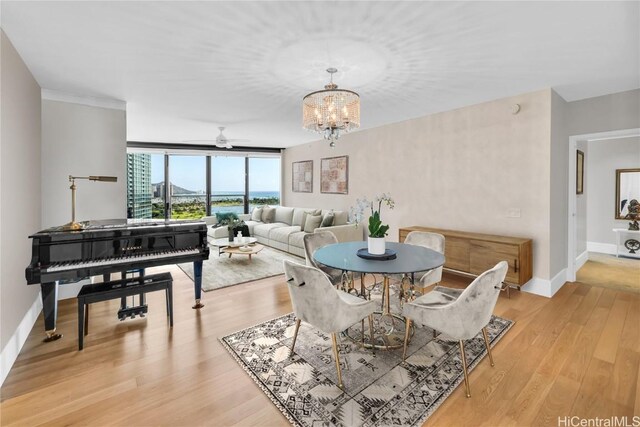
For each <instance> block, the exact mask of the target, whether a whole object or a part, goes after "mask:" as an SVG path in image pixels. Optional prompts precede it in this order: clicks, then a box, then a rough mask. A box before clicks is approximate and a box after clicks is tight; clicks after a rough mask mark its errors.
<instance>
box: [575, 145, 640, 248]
mask: <svg viewBox="0 0 640 427" xmlns="http://www.w3.org/2000/svg"><path fill="white" fill-rule="evenodd" d="M627 168H640V138H620V139H612V140H606V141H590V142H589V156H588V157H587V162H586V167H585V169H586V170H585V173H586V175H587V176H588V182H587V184H588V186H586V187H585V189H586V191H587V192H588V194H589V197H588V199H587V241H588V242H590V243H591V242H593V243H604V244H610V245H615V243H616V238H615V234H614V233H613V231H611V230H612V229H613V228H627V224H628V223H629V221H626V220H616V219H615V218H614V206H615V187H616V169H627Z"/></svg>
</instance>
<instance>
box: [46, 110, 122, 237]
mask: <svg viewBox="0 0 640 427" xmlns="http://www.w3.org/2000/svg"><path fill="white" fill-rule="evenodd" d="M126 153H127V141H126V116H125V111H123V110H118V109H110V108H101V107H91V106H86V105H80V104H74V103H69V102H60V101H50V100H43V101H42V158H43V159H47V160H46V162H42V225H43V226H44V227H51V226H55V225H61V224H65V223H67V222H69V220H70V218H71V207H70V206H71V202H70V200H71V195H70V190H69V180H68V176H69V175H76V176H87V175H113V176H117V177H118V182H117V183H110V182H93V181H85V180H82V181H77V182H76V185H77V188H78V190H77V208H76V219H77V220H78V221H83V220H88V219H108V218H126V216H127V210H126V185H127V184H126V177H127V170H126V167H127V166H126Z"/></svg>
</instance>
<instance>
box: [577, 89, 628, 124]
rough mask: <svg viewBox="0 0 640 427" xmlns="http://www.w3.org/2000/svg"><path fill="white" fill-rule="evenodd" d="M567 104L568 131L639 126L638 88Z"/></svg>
mask: <svg viewBox="0 0 640 427" xmlns="http://www.w3.org/2000/svg"><path fill="white" fill-rule="evenodd" d="M568 107H569V108H568V111H567V116H566V120H567V125H566V126H567V134H568V135H585V134H588V133H597V132H607V131H612V130H620V129H634V128H637V127H640V89H636V90H630V91H627V92H619V93H613V94H610V95H604V96H598V97H595V98H587V99H583V100H580V101H574V102H569V103H568Z"/></svg>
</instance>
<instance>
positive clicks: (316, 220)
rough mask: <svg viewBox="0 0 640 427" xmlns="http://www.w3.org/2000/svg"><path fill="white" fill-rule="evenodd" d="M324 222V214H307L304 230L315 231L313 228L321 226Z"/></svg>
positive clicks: (307, 231)
mask: <svg viewBox="0 0 640 427" xmlns="http://www.w3.org/2000/svg"><path fill="white" fill-rule="evenodd" d="M321 222H322V215H307V218H306V219H305V222H304V231H305V232H306V233H313V230H315V229H316V228H318V227H320V223H321Z"/></svg>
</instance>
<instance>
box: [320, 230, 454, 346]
mask: <svg viewBox="0 0 640 427" xmlns="http://www.w3.org/2000/svg"><path fill="white" fill-rule="evenodd" d="M366 247H367V243H366V242H363V241H359V242H345V243H335V244H332V245H327V246H324V247H322V248H320V249H318V250H316V251H315V252H314V253H313V258H314V260H315V261H316V262H318V263H320V264H323V265H325V266H327V267H331V268H334V269H337V270H342V272H343V273H346V272H353V273H361V276H360V277H361V279H360V284H361V291H360V296H362V297H365V296H366V293H365V285H364V275H365V274H381V275H382V276H383V282H382V309H381V313H380V314H381V315H382V316H388V318H390V319H391V321H392V326H391V328H390V329H389V330H388V331H387V333H386V335H387V336H390V335H391V334H392V333H393V331H394V329H395V326H394V323H393V318H394V317H395V318H396V319H398V320H401V321H404V318H402V317H401V316H399V315H397V314H394V313H391V305H390V291H389V275H392V274H399V275H407V277H410V280H411V283H413V280H414V273H417V272H423V271H428V270H432V269H434V268H438V267H440V266H442V265H444V261H445V259H444V255H443V254H441V253H440V252H438V251H434V250H432V249H428V248H425V247H423V246H417V245H409V244H406V243H394V242H387V243H386V248H387V249H388V250H391V251H393V252H395V254H396V257H395V258H394V259H386V260H382V259H375V260H374V259H365V258H361V257H360V256H358V250H360V249H362V248H366ZM353 289H354V288H353V282H352V283H351V287H350V289H349V290H353ZM371 346H372V347H376V348H384V349H389V348H397V347H398V346H399V345H398V343H396V344H395V345H392V344H389V343H388V342H387V343H384V345H382V346H377V345H374V343H371Z"/></svg>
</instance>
